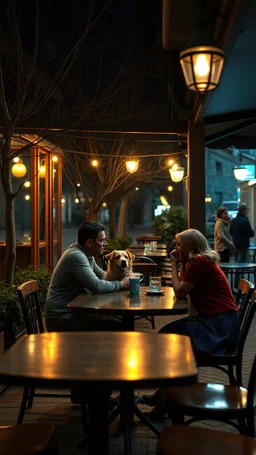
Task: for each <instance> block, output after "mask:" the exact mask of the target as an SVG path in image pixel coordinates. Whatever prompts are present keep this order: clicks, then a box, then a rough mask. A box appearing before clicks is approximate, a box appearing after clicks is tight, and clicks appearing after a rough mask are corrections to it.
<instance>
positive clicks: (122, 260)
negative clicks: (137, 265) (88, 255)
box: [105, 250, 135, 275]
mask: <svg viewBox="0 0 256 455" xmlns="http://www.w3.org/2000/svg"><path fill="white" fill-rule="evenodd" d="M105 257H106V259H107V260H108V264H109V267H110V268H111V269H112V270H113V269H117V270H119V271H120V272H121V273H123V274H124V275H126V274H127V273H128V272H131V270H132V261H133V259H134V258H135V256H134V254H132V253H130V251H128V250H114V251H112V252H111V253H109V254H107V255H106V256H105Z"/></svg>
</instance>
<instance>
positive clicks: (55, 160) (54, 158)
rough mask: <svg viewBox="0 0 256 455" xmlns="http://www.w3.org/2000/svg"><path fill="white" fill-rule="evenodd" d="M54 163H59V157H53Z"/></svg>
mask: <svg viewBox="0 0 256 455" xmlns="http://www.w3.org/2000/svg"><path fill="white" fill-rule="evenodd" d="M52 161H53V162H54V163H57V161H58V157H57V155H53V157H52Z"/></svg>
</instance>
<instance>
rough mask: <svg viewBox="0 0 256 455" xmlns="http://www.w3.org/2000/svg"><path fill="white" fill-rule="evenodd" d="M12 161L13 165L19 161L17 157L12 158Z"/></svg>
mask: <svg viewBox="0 0 256 455" xmlns="http://www.w3.org/2000/svg"><path fill="white" fill-rule="evenodd" d="M12 161H14V163H18V162H19V161H20V159H19V157H18V156H16V157H15V158H13V160H12Z"/></svg>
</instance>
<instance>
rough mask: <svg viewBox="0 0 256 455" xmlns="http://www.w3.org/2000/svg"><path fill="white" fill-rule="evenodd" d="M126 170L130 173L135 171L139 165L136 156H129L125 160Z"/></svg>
mask: <svg viewBox="0 0 256 455" xmlns="http://www.w3.org/2000/svg"><path fill="white" fill-rule="evenodd" d="M125 165H126V170H127V171H128V172H129V173H130V174H133V173H134V172H137V170H138V167H139V160H137V159H136V158H129V159H128V160H127V161H126V162H125Z"/></svg>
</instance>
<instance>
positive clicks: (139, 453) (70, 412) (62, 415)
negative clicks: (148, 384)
mask: <svg viewBox="0 0 256 455" xmlns="http://www.w3.org/2000/svg"><path fill="white" fill-rule="evenodd" d="M174 319H175V318H170V317H157V318H155V320H156V329H155V331H158V330H159V329H160V328H161V327H162V326H163V325H165V324H166V323H168V322H170V320H174ZM176 319H177V318H176ZM136 329H137V330H146V331H152V329H151V325H150V324H149V322H148V321H146V320H145V319H142V320H139V321H137V322H136ZM255 347H256V319H254V322H253V325H252V327H251V330H250V333H249V336H248V339H247V342H246V346H245V355H244V363H243V375H244V384H245V385H246V386H247V380H248V375H249V372H250V367H251V364H252V360H253V357H254V355H255V350H256V348H255ZM199 380H200V381H204V382H205V381H206V382H217V383H222V384H225V383H228V382H227V378H226V377H225V375H224V374H223V373H222V372H219V371H218V370H214V369H212V368H204V369H200V370H199ZM55 392H56V391H55ZM65 392H66V391H65V390H60V394H61V393H65ZM149 392H150V391H147V392H146V393H149ZM137 393H138V394H139V395H140V394H142V393H144V391H143V390H138V391H137ZM21 397H22V388H19V387H10V388H8V389H7V390H6V391H5V392H4V393H3V394H2V395H1V396H0V425H11V424H15V423H16V421H17V416H18V412H19V407H20V403H21ZM144 409H147V410H149V408H147V407H146V406H144ZM42 421H47V422H52V423H54V424H55V425H56V427H57V440H58V447H59V454H60V455H78V454H82V453H87V449H85V450H79V449H78V448H77V443H78V442H79V440H80V438H81V436H82V434H83V432H82V426H81V418H80V407H79V405H72V403H71V402H70V400H69V399H67V398H62V397H61V396H60V398H35V399H34V405H33V407H32V409H30V410H27V411H26V414H25V418H24V422H26V423H30V422H38V423H40V422H42ZM170 423H171V421H170V420H169V419H167V418H162V419H159V421H158V422H156V424H157V426H159V428H160V429H161V428H164V427H165V426H167V425H169V424H170ZM196 425H200V426H203V427H209V426H210V427H211V428H212V429H213V428H214V429H216V430H220V429H221V430H224V431H235V429H234V428H233V427H230V426H228V425H224V424H223V423H221V422H213V421H207V422H202V423H201V422H199V423H197V424H196ZM132 440H133V454H134V455H146V454H155V453H156V444H157V437H156V436H155V435H154V434H153V433H152V432H151V431H150V430H149V429H148V428H147V427H146V426H145V425H144V424H142V423H141V422H140V421H138V420H136V418H135V423H134V428H133V432H132ZM110 453H111V454H112V455H123V454H124V447H123V435H122V431H121V430H120V429H119V418H117V419H116V420H115V421H114V422H112V424H111V425H110ZM102 455H104V454H102Z"/></svg>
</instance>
